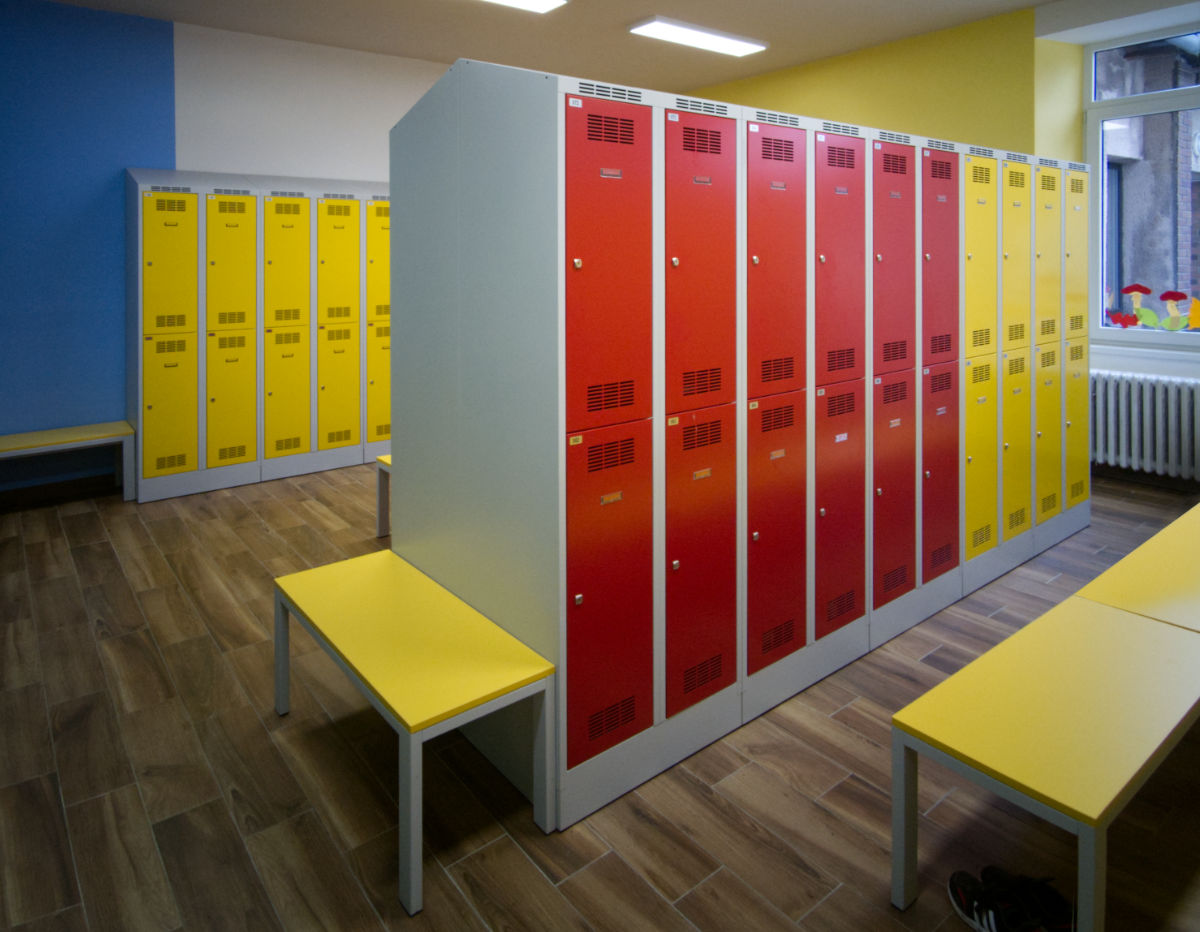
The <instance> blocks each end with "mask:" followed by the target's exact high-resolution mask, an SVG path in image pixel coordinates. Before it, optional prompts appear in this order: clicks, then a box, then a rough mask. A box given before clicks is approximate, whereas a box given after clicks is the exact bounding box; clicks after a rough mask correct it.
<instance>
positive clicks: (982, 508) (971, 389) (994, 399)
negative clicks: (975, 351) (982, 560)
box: [963, 354, 1000, 560]
mask: <svg viewBox="0 0 1200 932" xmlns="http://www.w3.org/2000/svg"><path fill="white" fill-rule="evenodd" d="M999 385H1000V358H999V356H998V355H996V354H991V355H987V356H973V357H971V358H969V359H967V360H966V362H965V363H964V366H963V405H964V406H965V407H966V411H964V412H963V421H964V424H965V425H966V426H965V429H966V436H965V437H964V441H965V444H964V445H965V459H966V463H965V468H964V470H963V475H964V476H965V480H964V481H965V482H966V489H965V494H964V496H963V498H964V502H965V508H966V513H965V514H964V516H963V528H964V533H965V534H966V541H965V542H964V543H965V548H964V549H965V552H966V556H967V559H968V560H970V559H972V558H974V557H977V556H979V555H980V554H981V553H985V552H987V551H988V550H991V549H992V548H993V547H995V546H996V545H997V544H998V543H999V542H1000V528H999V524H998V521H999V518H998V508H999V494H1000V486H999V482H1000V449H999V440H998V434H997V425H996V417H997V415H998V413H999V411H1000V405H999V398H1000V395H999Z"/></svg>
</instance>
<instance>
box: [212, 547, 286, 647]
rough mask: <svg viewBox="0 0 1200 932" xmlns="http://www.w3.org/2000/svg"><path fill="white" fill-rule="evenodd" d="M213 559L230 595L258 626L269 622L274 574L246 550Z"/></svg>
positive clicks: (272, 610)
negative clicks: (257, 622) (256, 621)
mask: <svg viewBox="0 0 1200 932" xmlns="http://www.w3.org/2000/svg"><path fill="white" fill-rule="evenodd" d="M239 543H240V541H239ZM216 562H217V567H218V569H219V570H220V571H221V572H222V574H223V579H224V582H225V585H226V587H228V589H229V591H230V593H232V594H233V597H234V598H235V599H237V600H238V601H239V602H240V603H241V604H242V605H243V606H244V607H245V608H246V610H247V611H249V612H250V614H251V615H253V616H254V617H255V618H257V619H258V620H259V622H260V625H261V626H267V627H269V626H271V625H273V624H274V617H275V577H274V576H273V575H272V574H271V573H270V572H269V571H268V570H267V569H266V568H265V567H264V566H263V565H262V564H261V563H259V562H258V560H256V559H255V558H254V556H253V554H251V553H249V552H248V551H233V552H230V553H222V554H221V555H220V557H219V559H218V560H217V561H216Z"/></svg>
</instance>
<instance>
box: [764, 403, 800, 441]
mask: <svg viewBox="0 0 1200 932" xmlns="http://www.w3.org/2000/svg"><path fill="white" fill-rule="evenodd" d="M795 423H796V406H795V405H790V404H787V405H778V406H776V407H774V408H763V411H762V433H764V434H765V433H767V431H771V430H783V429H784V428H786V427H791V426H792V425H793V424H795Z"/></svg>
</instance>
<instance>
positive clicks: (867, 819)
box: [819, 774, 892, 845]
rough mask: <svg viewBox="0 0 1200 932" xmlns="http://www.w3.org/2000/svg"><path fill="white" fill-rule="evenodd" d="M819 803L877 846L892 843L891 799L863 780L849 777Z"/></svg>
mask: <svg viewBox="0 0 1200 932" xmlns="http://www.w3.org/2000/svg"><path fill="white" fill-rule="evenodd" d="M819 802H820V803H821V805H822V806H824V807H825V808H827V809H829V810H831V811H832V812H834V813H836V814H837V815H839V816H840V817H841V818H842V819H844V820H845V821H846V822H848V823H850V824H851V825H853V826H854V827H856V828H857V829H859V831H861V832H863V833H864V834H866V835H870V836H872V837H873V838H874V839H875V840H876V841H877V842H879V844H881V845H888V844H890V843H891V840H892V800H891V797H890V796H889V795H888V794H887V793H886V792H884V791H883V790H881V789H879V788H878V787H876V786H872V785H871V784H870V783H868V782H867V781H866V780H863V779H861V778H859V777H856V776H855V775H854V774H851V775H850V776H848V777H847V778H846V779H845V780H843V781H841V782H840V783H839V784H838V785H837V786H835V787H833V788H832V789H831V790H829V792H827V793H825V794H824V795H823V796H822V797H821V799H820V800H819Z"/></svg>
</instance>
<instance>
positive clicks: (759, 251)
mask: <svg viewBox="0 0 1200 932" xmlns="http://www.w3.org/2000/svg"><path fill="white" fill-rule="evenodd" d="M746 140H747V145H746V153H747V155H746V246H747V250H748V260H747V265H746V331H747V333H746V356H747V358H746V385H747V394H748V395H749V397H751V398H759V397H761V396H763V395H771V394H775V393H777V392H785V391H791V390H793V389H796V388H802V387H803V386H804V381H805V380H804V375H805V373H804V350H805V346H804V342H805V314H806V312H807V277H806V268H805V247H806V242H805V237H806V229H805V227H806V215H805V202H806V197H807V195H806V192H805V177H804V168H805V155H804V130H802V129H791V128H789V127H786V126H771V125H770V124H766V123H750V124H749V125H748V126H747V134H746Z"/></svg>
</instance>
